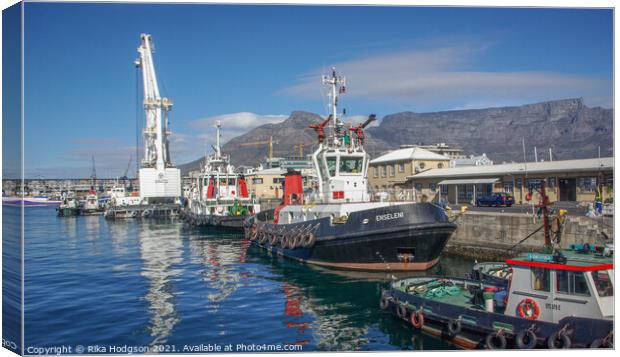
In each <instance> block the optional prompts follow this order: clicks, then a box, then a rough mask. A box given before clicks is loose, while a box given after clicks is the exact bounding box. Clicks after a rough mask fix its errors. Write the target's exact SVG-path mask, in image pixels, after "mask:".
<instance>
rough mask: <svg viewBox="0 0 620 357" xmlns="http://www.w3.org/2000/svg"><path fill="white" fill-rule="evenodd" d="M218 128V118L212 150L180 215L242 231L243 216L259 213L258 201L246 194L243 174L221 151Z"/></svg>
mask: <svg viewBox="0 0 620 357" xmlns="http://www.w3.org/2000/svg"><path fill="white" fill-rule="evenodd" d="M221 129H222V124H221V122H220V121H218V122H217V124H216V143H215V146H214V147H213V153H212V154H211V155H209V156H206V157H205V165H204V167H203V169H202V171H201V173H200V175H199V176H198V178H196V180H195V182H194V183H193V184H192V188H191V190H190V192H189V195H188V197H187V200H186V201H185V204H184V208H183V210H182V213H181V215H182V216H183V217H184V218H185V220H186V221H187V222H189V223H190V224H192V225H195V226H204V227H211V228H218V229H224V230H230V231H243V223H244V220H245V219H246V218H247V217H248V216H249V215H254V214H256V213H259V212H260V205H259V204H258V202H257V201H256V199H255V198H253V197H251V196H250V194H249V192H248V187H247V184H246V181H245V178H244V177H243V175H241V174H238V173H236V172H235V169H234V167H233V166H232V165H231V164H230V158H229V156H228V155H223V154H222V151H221V147H220V138H221Z"/></svg>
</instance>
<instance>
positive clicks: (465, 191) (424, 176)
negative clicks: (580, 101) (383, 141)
mask: <svg viewBox="0 0 620 357" xmlns="http://www.w3.org/2000/svg"><path fill="white" fill-rule="evenodd" d="M613 169H614V159H613V157H604V158H600V159H599V158H595V159H578V160H558V161H544V162H526V163H509V164H501V165H481V166H463V167H451V168H444V169H432V170H427V171H424V172H419V173H416V174H412V175H409V176H407V185H408V187H411V188H415V191H416V192H417V194H418V195H424V196H426V198H427V199H428V200H430V201H438V200H442V201H448V202H449V203H472V202H474V201H475V199H476V197H477V196H478V195H483V194H488V193H491V192H506V193H511V194H513V196H514V197H515V201H516V203H517V204H519V203H524V202H525V201H526V194H527V193H528V190H529V187H531V186H535V185H537V184H539V183H540V181H542V180H545V181H546V183H547V193H548V195H549V198H550V199H551V201H573V202H575V201H577V202H585V201H590V202H593V201H594V200H595V198H596V196H597V193H598V194H599V195H600V197H601V199H602V200H603V201H605V200H610V199H612V198H613ZM597 190H598V192H597ZM533 200H534V201H535V202H536V201H537V200H538V198H537V197H534V198H533Z"/></svg>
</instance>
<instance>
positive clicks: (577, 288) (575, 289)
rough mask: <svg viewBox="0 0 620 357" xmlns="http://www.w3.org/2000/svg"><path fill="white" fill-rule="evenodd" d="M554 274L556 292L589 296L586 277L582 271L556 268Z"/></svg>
mask: <svg viewBox="0 0 620 357" xmlns="http://www.w3.org/2000/svg"><path fill="white" fill-rule="evenodd" d="M555 275H556V283H557V286H556V290H557V292H559V293H564V294H570V295H585V296H590V289H588V283H587V282H586V277H585V275H584V274H583V273H582V272H574V271H567V270H557V271H556V272H555Z"/></svg>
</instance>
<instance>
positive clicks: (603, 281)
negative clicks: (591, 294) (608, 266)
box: [592, 270, 614, 297]
mask: <svg viewBox="0 0 620 357" xmlns="http://www.w3.org/2000/svg"><path fill="white" fill-rule="evenodd" d="M592 280H594V286H595V287H596V291H598V296H600V297H605V296H614V287H613V285H611V279H610V278H609V274H608V273H607V272H606V271H605V270H599V271H593V272H592Z"/></svg>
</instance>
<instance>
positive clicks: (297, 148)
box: [293, 141, 316, 158]
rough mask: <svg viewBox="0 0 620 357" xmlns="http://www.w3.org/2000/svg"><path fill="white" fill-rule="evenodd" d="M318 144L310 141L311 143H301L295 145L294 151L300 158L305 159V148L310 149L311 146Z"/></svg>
mask: <svg viewBox="0 0 620 357" xmlns="http://www.w3.org/2000/svg"><path fill="white" fill-rule="evenodd" d="M314 144H316V142H314V141H309V142H305V143H299V144H295V145H294V146H293V150H294V151H295V152H297V153H299V157H301V158H303V157H304V148H305V147H308V146H310V145H314Z"/></svg>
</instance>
